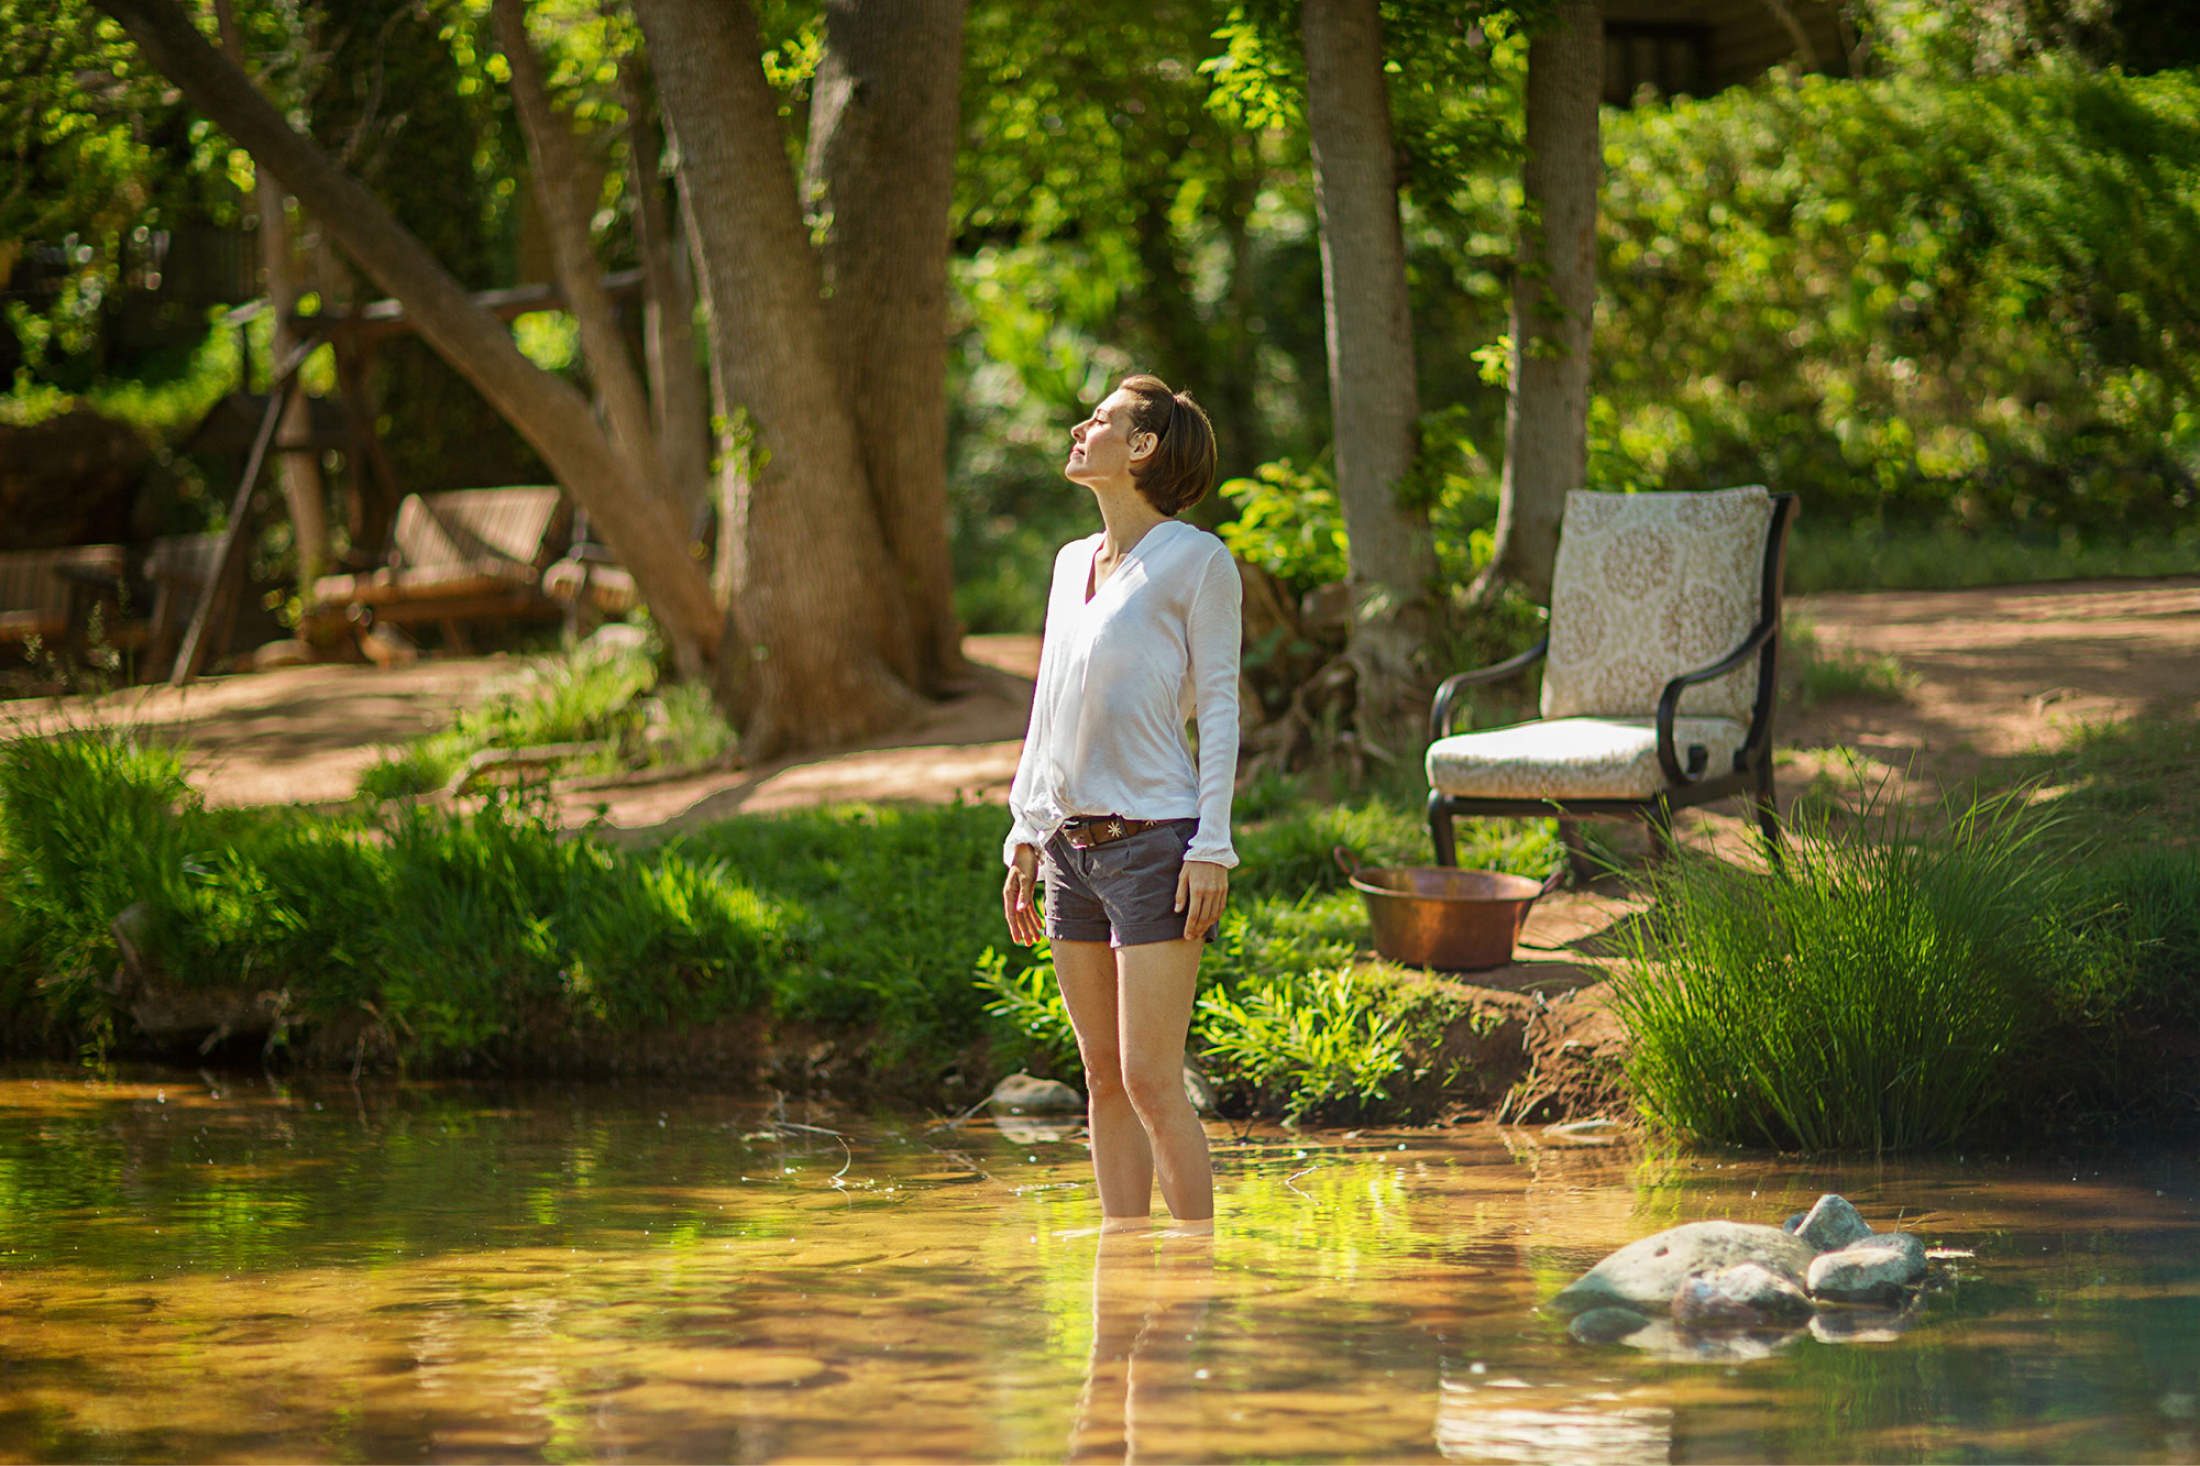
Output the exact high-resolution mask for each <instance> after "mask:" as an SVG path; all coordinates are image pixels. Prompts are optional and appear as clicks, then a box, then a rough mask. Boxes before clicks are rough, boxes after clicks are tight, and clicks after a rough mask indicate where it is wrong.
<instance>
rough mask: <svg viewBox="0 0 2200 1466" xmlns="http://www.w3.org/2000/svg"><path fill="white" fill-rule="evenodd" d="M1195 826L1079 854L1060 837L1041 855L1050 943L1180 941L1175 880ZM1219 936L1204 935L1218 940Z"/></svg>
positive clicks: (1174, 826)
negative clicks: (1216, 937)
mask: <svg viewBox="0 0 2200 1466" xmlns="http://www.w3.org/2000/svg"><path fill="white" fill-rule="evenodd" d="M1198 830H1199V821H1198V820H1193V819H1186V820H1170V821H1169V822H1168V823H1167V824H1164V825H1161V826H1158V827H1157V828H1154V829H1151V830H1144V831H1141V832H1140V833H1138V834H1136V835H1132V836H1131V837H1130V838H1128V839H1125V840H1112V841H1110V842H1109V843H1107V844H1105V845H1095V846H1093V847H1092V848H1091V849H1089V850H1079V849H1077V848H1076V847H1075V846H1073V845H1071V844H1070V843H1069V841H1068V840H1067V839H1065V838H1064V837H1063V836H1062V835H1061V834H1059V833H1057V834H1056V835H1055V836H1054V838H1053V839H1051V840H1049V841H1047V843H1046V848H1045V849H1044V850H1042V851H1040V852H1039V874H1040V876H1041V877H1042V878H1043V879H1044V880H1045V882H1046V919H1047V940H1048V941H1050V942H1106V943H1107V944H1108V945H1109V946H1111V947H1142V946H1144V945H1146V943H1148V942H1175V941H1181V940H1183V937H1184V913H1183V912H1181V911H1178V910H1177V909H1176V880H1177V875H1178V873H1179V872H1180V871H1182V870H1183V869H1184V852H1185V851H1186V850H1189V849H1190V848H1191V845H1192V836H1193V835H1194V834H1195V833H1197V832H1198ZM1216 930H1217V929H1216V928H1214V927H1209V928H1208V929H1207V930H1206V932H1205V933H1203V935H1204V936H1205V938H1206V940H1208V941H1210V942H1211V941H1213V940H1214V939H1215V933H1216Z"/></svg>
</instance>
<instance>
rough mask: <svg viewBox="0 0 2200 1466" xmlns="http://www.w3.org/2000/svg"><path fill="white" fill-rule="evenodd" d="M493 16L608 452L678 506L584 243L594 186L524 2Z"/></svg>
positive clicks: (502, 5) (499, 6)
mask: <svg viewBox="0 0 2200 1466" xmlns="http://www.w3.org/2000/svg"><path fill="white" fill-rule="evenodd" d="M491 10H492V14H493V15H494V18H495V21H496V31H497V44H498V45H499V46H501V47H502V48H503V50H504V60H505V63H506V65H508V66H509V67H510V68H511V71H512V101H513V104H514V106H515V108H516V109H517V111H518V112H519V124H520V132H521V134H522V135H523V136H524V137H525V138H526V139H527V160H528V166H529V171H530V172H532V173H533V174H534V183H535V205H536V207H537V208H539V209H541V210H542V222H543V227H544V228H545V229H546V230H547V231H548V232H549V235H550V257H551V259H552V261H553V262H554V264H555V266H556V269H557V272H558V288H559V289H560V290H561V291H562V292H563V293H564V296H565V308H566V309H567V310H569V311H571V312H572V313H573V319H574V321H575V323H576V324H577V325H578V326H579V327H580V338H581V354H582V356H583V357H584V358H585V359H586V360H587V362H588V375H589V376H590V378H592V379H593V380H594V382H595V384H596V395H597V398H598V399H599V400H600V401H601V402H602V403H603V409H604V426H605V427H606V428H607V429H609V431H610V433H611V444H612V446H613V447H614V448H616V449H617V450H618V451H619V452H620V454H622V455H623V456H624V457H625V459H626V462H627V467H628V471H629V472H631V473H632V474H633V476H634V477H635V478H636V479H637V480H639V481H640V482H641V483H643V484H646V485H648V487H649V489H650V492H652V493H654V494H657V495H659V496H660V497H662V498H665V499H667V500H668V501H670V502H677V497H678V496H677V495H676V493H675V492H674V485H673V484H672V483H671V481H670V479H669V477H668V476H667V474H666V472H665V467H664V462H663V460H662V458H660V456H659V455H658V452H657V431H656V424H655V422H654V421H653V420H652V418H651V415H650V410H649V394H648V393H647V392H645V391H644V390H643V388H642V379H641V376H640V374H639V373H637V372H636V371H635V370H634V362H633V359H632V358H631V357H629V356H628V355H627V352H626V337H625V336H624V335H623V334H622V333H621V332H620V330H619V318H618V312H617V310H616V308H614V307H613V305H612V304H611V296H610V294H609V293H608V292H607V291H605V289H604V288H603V266H602V265H601V264H600V263H598V261H597V259H596V250H595V246H594V245H593V244H592V243H591V242H590V240H589V230H588V220H589V216H590V215H591V214H592V213H594V212H595V210H594V208H593V207H592V204H591V202H590V201H589V199H588V198H587V197H586V194H587V193H588V192H591V191H592V190H590V189H589V188H588V185H589V184H590V183H591V182H593V181H597V180H596V179H595V176H594V175H592V174H591V173H590V172H589V171H588V170H587V169H584V168H583V167H582V166H581V159H580V152H579V150H578V149H577V148H576V147H575V146H574V144H573V130H572V128H571V127H569V126H568V125H567V124H566V121H565V119H564V118H562V117H560V116H558V114H557V112H556V111H555V110H554V109H553V108H552V107H551V105H550V91H549V88H548V87H546V86H545V85H544V84H543V80H542V66H541V63H540V62H539V61H537V59H536V57H535V48H534V46H533V44H532V43H531V42H529V40H528V39H527V9H526V6H525V4H524V0H493V4H492V7H491Z"/></svg>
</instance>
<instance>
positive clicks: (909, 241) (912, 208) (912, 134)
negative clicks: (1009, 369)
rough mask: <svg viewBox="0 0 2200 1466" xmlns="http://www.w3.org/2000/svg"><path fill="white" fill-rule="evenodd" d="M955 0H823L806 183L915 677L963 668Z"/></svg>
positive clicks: (940, 680) (942, 680)
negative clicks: (955, 379) (950, 506)
mask: <svg viewBox="0 0 2200 1466" xmlns="http://www.w3.org/2000/svg"><path fill="white" fill-rule="evenodd" d="M962 27H963V0H828V3H827V4H826V7H825V55H824V59H823V60H822V61H821V62H820V63H819V66H818V73H817V81H816V84H815V86H814V88H813V89H812V94H811V95H812V100H811V104H810V139H809V149H808V155H807V160H806V164H805V179H804V185H805V193H806V194H807V195H808V199H809V202H810V204H811V205H812V207H814V208H816V209H817V210H818V211H819V214H820V217H821V218H822V219H823V220H824V221H825V223H826V225H827V227H826V233H825V244H824V250H823V255H822V265H823V273H824V283H825V287H826V291H827V294H828V300H827V305H826V321H827V323H828V325H829V327H830V331H831V339H832V341H833V342H834V344H835V347H836V348H837V349H836V351H835V357H836V361H837V364H838V370H839V373H840V381H841V386H842V390H843V393H844V396H845V400H846V401H847V403H848V405H849V408H850V410H851V411H852V412H853V414H854V417H855V427H856V434H857V439H858V442H859V444H860V446H861V450H862V454H863V466H864V472H865V475H866V477H867V478H868V480H869V483H870V487H871V499H872V502H873V503H874V504H875V505H876V506H877V510H878V522H879V526H880V528H881V530H882V531H883V532H884V534H885V536H886V546H887V550H888V553H889V554H890V555H891V556H892V557H893V562H894V571H895V577H896V580H897V582H898V584H899V586H900V590H901V601H902V611H903V614H905V615H906V616H907V617H908V620H909V625H910V630H911V633H912V634H911V637H910V651H911V653H912V655H913V658H914V661H913V663H912V664H911V665H909V666H908V667H906V668H904V669H902V670H903V671H904V674H905V675H906V676H907V677H908V678H909V680H910V681H911V682H912V683H913V684H914V685H915V686H916V687H918V688H919V689H920V690H922V691H925V692H930V693H937V692H940V691H943V690H945V689H946V688H947V687H948V686H949V685H950V684H951V683H953V682H954V681H955V680H956V679H957V678H958V676H959V674H960V673H961V670H962V630H961V627H960V626H959V625H958V624H957V623H956V620H955V581H954V570H953V566H952V563H951V562H950V560H949V557H948V548H947V387H946V384H947V336H948V325H947V256H948V249H949V245H950V242H951V241H950V238H949V229H948V211H949V208H950V206H951V205H952V203H953V199H954V188H955V144H956V128H957V119H958V116H959V105H958V104H959V100H960V98H959V87H960V83H961V78H962V65H961V61H962Z"/></svg>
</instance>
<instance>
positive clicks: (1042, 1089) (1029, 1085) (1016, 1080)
mask: <svg viewBox="0 0 2200 1466" xmlns="http://www.w3.org/2000/svg"><path fill="white" fill-rule="evenodd" d="M987 1103H989V1104H991V1105H992V1106H993V1108H994V1109H996V1110H1007V1111H1008V1112H1009V1113H1010V1114H1012V1115H1063V1114H1075V1113H1076V1112H1077V1111H1079V1110H1081V1109H1083V1108H1084V1107H1085V1100H1084V1096H1082V1095H1080V1094H1079V1093H1078V1092H1077V1091H1076V1090H1074V1089H1071V1088H1070V1087H1069V1086H1068V1085H1066V1084H1064V1083H1062V1082H1061V1081H1060V1080H1059V1079H1034V1078H1032V1077H1031V1076H1030V1075H1029V1074H1011V1075H1009V1076H1008V1078H1006V1079H1004V1080H1002V1081H1001V1082H1000V1083H999V1084H996V1085H994V1086H993V1093H992V1095H991V1096H990V1098H989V1099H988V1101H987Z"/></svg>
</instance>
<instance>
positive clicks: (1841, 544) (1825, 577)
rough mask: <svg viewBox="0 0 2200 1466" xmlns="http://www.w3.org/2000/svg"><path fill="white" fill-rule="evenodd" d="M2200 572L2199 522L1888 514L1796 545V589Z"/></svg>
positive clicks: (1792, 567) (1829, 529)
mask: <svg viewBox="0 0 2200 1466" xmlns="http://www.w3.org/2000/svg"><path fill="white" fill-rule="evenodd" d="M2193 574H2200V530H2195V529H2193V528H2192V527H2191V526H2189V525H2188V526H2185V527H2182V528H2174V529H2166V530H2148V531H2142V532H2140V533H2138V534H2132V533H2130V532H2129V531H2127V530H2125V529H2123V528H2122V527H2121V526H2102V527H2100V528H2098V529H2097V530H2096V531H2095V532H2094V533H2092V534H2090V535H2084V534H2080V533H2079V532H2078V531H2077V530H2076V529H2075V528H2070V529H2066V530H2065V531H2064V532H2062V533H2061V534H2058V535H2056V536H2054V537H2053V538H2050V539H2042V538H2038V537H2028V536H2024V535H2021V534H2016V533H2012V532H2011V531H2009V530H2006V529H1998V528H1986V529H1967V528H1964V527H1961V526H1957V525H1943V526H1941V527H1938V528H1928V527H1909V528H1890V527H1889V526H1887V525H1886V524H1884V523H1879V522H1874V521H1868V520H1867V521H1864V522H1861V523H1857V524H1810V523H1804V524H1800V525H1798V526H1797V527H1796V531H1795V537H1794V540H1793V542H1792V544H1791V545H1790V547H1789V550H1788V564H1787V588H1788V591H1789V593H1790V594H1792V595H1805V594H1808V593H1810V592H1812V591H1822V590H1956V589H1960V588H1962V587H1965V586H1977V585H2023V584H2026V583H2028V582H2033V581H2049V580H2092V579H2101V578H2108V577H2116V576H2156V575H2193Z"/></svg>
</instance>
